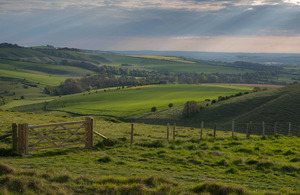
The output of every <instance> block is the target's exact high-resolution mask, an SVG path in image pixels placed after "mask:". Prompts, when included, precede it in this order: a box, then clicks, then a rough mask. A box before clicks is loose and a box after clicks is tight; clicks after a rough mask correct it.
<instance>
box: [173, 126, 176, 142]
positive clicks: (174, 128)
mask: <svg viewBox="0 0 300 195" xmlns="http://www.w3.org/2000/svg"><path fill="white" fill-rule="evenodd" d="M175 130H176V123H174V126H173V141H175Z"/></svg>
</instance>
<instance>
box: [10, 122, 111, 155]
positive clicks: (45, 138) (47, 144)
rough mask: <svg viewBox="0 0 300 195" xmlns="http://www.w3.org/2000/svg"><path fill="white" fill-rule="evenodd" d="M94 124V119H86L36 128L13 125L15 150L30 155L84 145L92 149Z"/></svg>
mask: <svg viewBox="0 0 300 195" xmlns="http://www.w3.org/2000/svg"><path fill="white" fill-rule="evenodd" d="M93 123H94V119H93V118H92V117H86V118H85V120H83V121H76V122H66V123H56V124H45V125H35V126H29V125H28V124H27V123H25V124H24V123H23V124H18V125H17V124H15V123H14V124H13V125H12V139H13V149H14V150H15V151H17V152H18V153H19V154H25V155H28V154H29V152H31V151H33V150H40V149H50V148H61V147H69V146H74V145H83V144H84V147H85V148H91V147H93V133H94V132H93ZM96 133H97V132H96ZM97 134H99V133H97ZM100 135H101V134H99V136H100ZM101 136H103V135H101ZM103 138H106V137H105V136H103Z"/></svg>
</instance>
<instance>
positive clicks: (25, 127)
mask: <svg viewBox="0 0 300 195" xmlns="http://www.w3.org/2000/svg"><path fill="white" fill-rule="evenodd" d="M23 127H24V129H23V130H24V153H25V155H29V150H28V144H29V143H28V124H27V123H25V124H24V126H23Z"/></svg>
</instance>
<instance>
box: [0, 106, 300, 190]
mask: <svg viewBox="0 0 300 195" xmlns="http://www.w3.org/2000/svg"><path fill="white" fill-rule="evenodd" d="M0 116H1V118H2V119H3V120H1V122H0V135H2V134H3V133H5V132H9V129H10V125H11V122H29V124H33V125H34V124H45V123H56V122H64V121H74V120H75V121H76V120H82V118H74V117H72V118H70V117H68V116H65V117H64V118H62V117H58V116H54V115H37V114H32V113H27V114H25V113H15V112H0ZM95 130H96V131H98V132H100V133H102V134H104V135H106V136H108V137H109V138H111V139H112V140H115V144H116V145H114V144H113V146H107V144H106V143H104V142H103V143H101V139H100V138H99V137H95V143H97V142H100V143H99V144H98V146H99V147H98V148H95V149H92V150H74V151H68V150H52V151H36V152H32V155H31V156H29V157H18V156H16V157H13V156H9V155H8V156H6V157H5V155H4V153H3V152H5V151H6V152H8V150H5V149H3V148H9V147H10V143H9V139H7V140H6V142H3V141H1V142H0V148H1V151H2V153H1V155H2V156H1V163H2V164H6V165H8V166H10V167H12V168H14V169H17V170H16V171H15V170H14V171H12V172H11V173H8V174H4V175H0V183H1V185H0V186H1V187H0V192H1V190H2V192H3V190H4V189H3V188H6V191H9V192H16V191H15V190H16V187H15V188H14V187H13V186H17V187H19V188H17V189H21V190H24V191H27V190H29V191H30V190H31V191H34V192H35V193H38V192H40V193H41V192H44V193H45V191H47V190H50V191H51V189H52V190H54V191H56V192H61V193H62V192H65V193H95V192H98V193H100V192H101V190H106V192H107V193H112V192H113V191H112V190H115V192H116V191H117V192H119V193H120V194H124V193H125V192H126V191H124V190H125V189H127V190H130V191H129V192H130V193H134V192H135V193H136V192H137V191H136V190H141V193H146V192H148V193H149V192H150V191H152V192H157V193H158V192H159V190H162V193H171V192H173V193H175V194H180V193H196V192H203V189H202V188H203V186H205V185H207V184H203V183H205V182H207V181H211V182H212V183H213V184H215V186H217V187H219V188H220V190H224V187H220V186H224V185H227V186H230V187H227V189H228V188H230V189H232V188H235V189H236V188H241V189H243V191H244V192H245V191H248V192H249V191H252V192H254V191H256V192H257V193H258V194H262V193H263V192H266V191H277V192H281V193H288V192H294V191H299V190H300V183H299V181H300V169H299V167H300V159H299V155H300V149H299V148H300V145H299V143H300V142H299V138H297V137H291V136H288V137H282V136H270V137H256V136H252V138H250V139H246V138H245V135H239V134H237V136H238V137H237V138H235V139H232V138H230V136H231V134H230V133H226V132H217V138H216V139H213V138H211V134H212V131H211V130H209V129H205V130H204V134H203V136H204V139H203V140H201V141H200V140H199V129H195V128H184V127H177V129H176V134H177V135H176V142H172V141H171V142H170V144H168V143H167V142H166V141H165V137H166V136H165V132H166V127H164V126H154V125H144V124H136V125H135V135H134V142H135V144H134V145H133V146H132V147H130V143H129V139H130V124H127V123H109V122H106V121H102V120H95ZM117 140H118V141H117ZM99 175H101V176H99ZM151 176H154V178H151ZM130 178H131V179H130ZM150 178H151V179H150ZM157 178H160V179H157ZM147 179H150V180H152V185H151V182H150V184H149V182H145V181H146V180H147ZM32 180H33V182H34V183H36V184H37V185H28V183H26V182H30V181H32ZM37 181H39V182H37ZM105 181H106V182H105ZM122 181H123V182H122ZM126 181H127V182H126ZM130 181H131V182H130ZM217 183H221V184H222V185H220V184H217ZM233 184H236V185H238V186H239V187H233ZM137 185H138V188H136V187H137ZM195 186H196V187H197V188H195ZM201 186H202V187H201ZM134 189H135V190H134ZM201 189H202V191H201ZM213 189H214V190H216V189H218V188H216V187H214V188H213ZM131 190H132V191H131ZM207 191H209V190H207ZM210 192H212V193H216V192H215V191H213V190H211V191H210ZM224 192H225V191H223V193H221V194H224ZM21 193H22V191H21ZM242 194H244V193H242Z"/></svg>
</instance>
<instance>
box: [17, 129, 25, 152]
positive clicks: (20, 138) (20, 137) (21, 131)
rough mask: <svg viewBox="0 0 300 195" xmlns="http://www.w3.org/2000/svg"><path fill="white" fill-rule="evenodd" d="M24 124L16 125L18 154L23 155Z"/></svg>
mask: <svg viewBox="0 0 300 195" xmlns="http://www.w3.org/2000/svg"><path fill="white" fill-rule="evenodd" d="M24 142H25V136H24V124H18V153H19V154H24V149H25V148H24V147H25V146H24V145H25V143H24Z"/></svg>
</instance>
